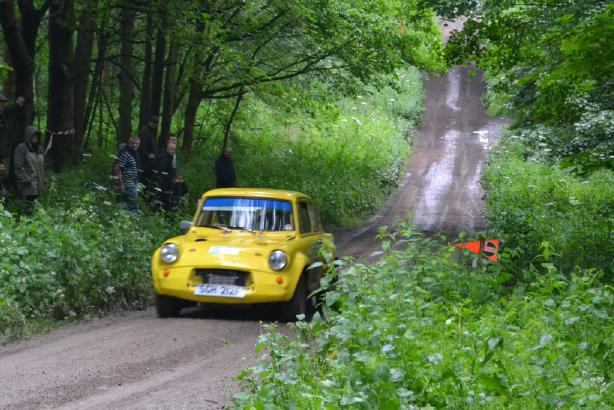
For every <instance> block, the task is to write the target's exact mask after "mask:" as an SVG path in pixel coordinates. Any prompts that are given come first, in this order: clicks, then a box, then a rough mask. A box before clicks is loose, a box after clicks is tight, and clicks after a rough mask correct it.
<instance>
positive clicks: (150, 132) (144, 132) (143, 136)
mask: <svg viewBox="0 0 614 410" xmlns="http://www.w3.org/2000/svg"><path fill="white" fill-rule="evenodd" d="M157 129H158V116H157V115H152V116H150V117H149V119H148V120H147V124H145V126H144V127H143V128H142V129H141V132H140V133H139V138H140V140H141V145H140V146H139V158H140V162H141V169H142V170H143V172H142V174H141V178H140V180H141V182H142V183H143V184H144V185H145V187H146V188H148V189H151V188H152V179H153V170H154V168H155V161H156V154H157V152H158V150H157V148H156V130H157Z"/></svg>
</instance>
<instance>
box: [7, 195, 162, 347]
mask: <svg viewBox="0 0 614 410" xmlns="http://www.w3.org/2000/svg"><path fill="white" fill-rule="evenodd" d="M67 204H68V201H67V202H66V204H64V205H58V206H56V207H47V208H43V207H41V206H38V207H36V208H35V209H34V212H33V213H32V214H31V215H30V216H21V217H19V216H18V215H15V214H12V213H11V212H9V211H8V210H6V209H5V208H4V207H3V206H2V204H0V248H1V249H2V252H3V257H2V259H0V324H1V325H2V326H0V328H1V329H2V333H1V334H0V340H6V339H10V338H13V337H16V336H19V335H20V334H21V332H22V331H23V326H24V323H25V321H26V320H31V319H35V320H39V321H41V320H43V321H44V320H49V319H54V320H59V319H66V318H71V317H80V316H83V315H85V314H88V313H98V312H104V311H109V310H112V309H118V308H142V307H144V306H146V305H147V304H148V303H149V302H150V299H151V284H150V282H151V280H150V274H149V259H150V258H151V253H152V252H153V249H154V248H155V247H156V246H157V245H158V244H159V242H160V241H161V240H162V239H163V237H166V236H168V233H169V231H170V230H169V228H168V226H167V224H166V222H165V221H164V220H163V219H162V218H161V217H159V216H148V217H141V218H139V219H137V218H135V217H133V216H132V215H129V214H128V213H127V212H125V211H118V210H117V208H115V206H114V205H113V204H112V203H111V202H109V201H108V197H106V196H103V195H99V194H95V193H92V194H87V195H85V196H84V197H83V198H81V199H80V200H74V201H73V202H72V204H70V205H67Z"/></svg>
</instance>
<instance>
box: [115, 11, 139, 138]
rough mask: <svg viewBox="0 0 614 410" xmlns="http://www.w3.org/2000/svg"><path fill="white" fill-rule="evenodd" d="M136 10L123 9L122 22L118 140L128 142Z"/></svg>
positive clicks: (130, 122) (130, 120) (130, 125)
mask: <svg viewBox="0 0 614 410" xmlns="http://www.w3.org/2000/svg"><path fill="white" fill-rule="evenodd" d="M135 17H136V13H135V11H134V10H129V9H122V11H121V15H120V24H121V56H120V61H121V72H120V74H119V130H118V131H117V142H118V143H120V142H127V141H128V138H130V135H132V98H133V95H134V85H133V83H132V78H133V76H134V74H133V73H134V70H133V68H132V42H133V38H132V37H133V35H134V19H135Z"/></svg>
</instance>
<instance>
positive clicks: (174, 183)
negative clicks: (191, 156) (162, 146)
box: [156, 142, 187, 211]
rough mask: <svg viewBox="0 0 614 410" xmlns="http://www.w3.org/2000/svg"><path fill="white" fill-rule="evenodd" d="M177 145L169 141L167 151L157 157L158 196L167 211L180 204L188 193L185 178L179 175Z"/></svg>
mask: <svg viewBox="0 0 614 410" xmlns="http://www.w3.org/2000/svg"><path fill="white" fill-rule="evenodd" d="M176 152H177V145H176V144H175V143H173V142H169V143H168V144H167V147H166V151H165V152H164V153H163V154H162V155H160V156H159V157H158V158H157V159H156V173H157V175H158V188H159V189H160V191H159V192H158V198H159V200H160V202H161V203H162V205H163V206H164V209H165V210H167V211H170V210H173V209H175V208H176V207H177V206H179V200H180V199H181V197H182V196H183V195H185V194H186V193H187V189H186V188H185V184H184V183H183V178H182V177H181V175H177V156H176Z"/></svg>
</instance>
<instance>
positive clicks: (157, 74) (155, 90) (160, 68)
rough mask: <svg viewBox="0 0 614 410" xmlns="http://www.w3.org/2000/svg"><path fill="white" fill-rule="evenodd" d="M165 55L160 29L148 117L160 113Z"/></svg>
mask: <svg viewBox="0 0 614 410" xmlns="http://www.w3.org/2000/svg"><path fill="white" fill-rule="evenodd" d="M162 24H163V23H162ZM165 53H166V39H165V38H164V30H163V29H162V28H159V29H158V35H157V38H156V56H155V62H154V67H153V76H152V81H151V104H150V105H149V115H152V114H153V115H158V114H159V113H160V102H161V100H162V83H163V81H164V55H165Z"/></svg>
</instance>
